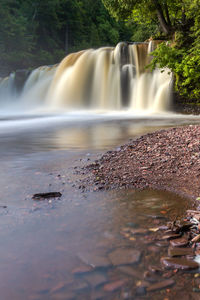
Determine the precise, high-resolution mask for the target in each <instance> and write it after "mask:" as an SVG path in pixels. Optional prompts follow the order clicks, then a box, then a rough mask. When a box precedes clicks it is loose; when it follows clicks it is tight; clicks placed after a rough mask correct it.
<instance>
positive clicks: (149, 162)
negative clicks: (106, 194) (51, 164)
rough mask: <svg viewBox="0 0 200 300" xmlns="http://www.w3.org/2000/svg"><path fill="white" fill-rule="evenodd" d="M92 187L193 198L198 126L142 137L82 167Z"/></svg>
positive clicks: (199, 176) (199, 164)
mask: <svg viewBox="0 0 200 300" xmlns="http://www.w3.org/2000/svg"><path fill="white" fill-rule="evenodd" d="M83 173H85V174H86V175H87V179H86V181H87V182H86V183H87V185H90V186H92V187H93V189H94V190H101V189H113V188H119V189H122V188H133V189H146V188H150V189H162V190H168V191H173V192H175V193H178V194H180V195H183V196H186V197H189V198H191V199H196V198H197V197H198V196H199V195H200V184H199V180H200V126H199V125H189V126H184V127H179V128H171V129H167V130H161V131H158V132H155V133H150V134H147V135H145V136H141V137H140V138H139V139H137V140H133V141H130V142H129V143H128V144H125V145H123V146H121V147H119V148H118V149H116V150H113V151H108V152H107V153H105V154H104V155H103V156H102V157H101V158H100V159H99V160H97V161H95V162H94V163H92V164H90V165H89V166H87V167H86V168H84V170H83Z"/></svg>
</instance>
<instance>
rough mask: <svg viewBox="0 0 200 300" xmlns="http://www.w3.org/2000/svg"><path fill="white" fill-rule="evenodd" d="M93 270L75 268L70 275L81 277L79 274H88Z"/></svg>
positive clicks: (89, 268)
mask: <svg viewBox="0 0 200 300" xmlns="http://www.w3.org/2000/svg"><path fill="white" fill-rule="evenodd" d="M92 270H93V268H92V267H90V266H87V265H86V266H80V267H77V268H74V269H73V270H72V274H74V275H81V274H84V273H88V272H91V271H92Z"/></svg>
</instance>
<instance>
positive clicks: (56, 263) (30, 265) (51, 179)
mask: <svg viewBox="0 0 200 300" xmlns="http://www.w3.org/2000/svg"><path fill="white" fill-rule="evenodd" d="M184 122H185V121H184ZM158 123H159V124H158ZM161 123H162V122H161V121H159V122H157V124H155V121H148V120H146V121H143V126H142V122H140V123H139V125H138V123H137V124H136V125H135V126H134V123H133V121H129V120H125V121H116V122H104V123H102V122H99V123H98V122H93V123H87V124H81V125H79V126H77V125H74V126H71V127H70V126H66V125H62V126H61V125H57V126H54V127H50V126H49V127H48V128H47V127H45V128H42V129H41V128H40V130H38V128H34V127H33V128H31V129H29V130H24V128H23V130H18V131H17V130H16V129H15V130H13V129H12V130H10V131H9V130H8V129H7V130H6V131H4V132H3V131H2V132H1V148H0V153H1V157H0V162H1V164H0V166H1V167H0V168H1V178H0V187H1V188H0V205H2V206H7V207H6V208H4V207H0V215H1V218H0V240H1V245H0V266H1V267H0V290H1V299H2V300H10V299H15V300H18V299H20V300H23V299H24V300H25V299H56V300H57V299H78V300H79V299H80V300H82V299H87V300H88V299H113V300H114V299H115V300H116V299H136V298H137V297H138V296H136V294H135V293H136V287H137V286H139V285H140V282H141V281H143V280H144V272H145V271H146V270H147V269H148V267H149V265H152V264H153V265H154V264H156V265H158V266H160V262H159V260H160V257H161V256H162V255H163V254H166V248H158V249H157V250H155V249H154V250H152V248H151V247H150V246H155V242H154V241H153V240H152V239H154V233H148V234H147V233H146V234H144V235H138V236H136V237H135V239H132V240H130V239H129V237H128V236H127V237H126V236H124V234H122V231H123V228H124V227H127V226H132V227H135V228H144V229H149V228H155V227H157V226H159V225H162V224H165V223H166V222H167V221H168V220H172V219H173V218H174V217H175V216H177V215H178V216H179V217H181V215H182V214H183V213H184V210H185V209H186V207H187V206H188V203H187V200H186V199H183V198H180V197H177V196H176V195H174V194H171V193H165V192H159V191H148V190H147V191H142V192H139V191H132V190H127V191H110V192H98V193H95V192H94V193H89V192H84V193H83V192H82V191H81V190H79V189H78V188H77V186H78V180H79V179H80V178H79V175H76V174H75V173H74V171H75V169H74V167H76V166H80V165H85V164H86V163H89V162H90V161H93V160H94V159H96V158H97V157H99V156H100V155H101V153H102V150H104V149H109V148H111V147H113V146H117V145H119V144H120V143H121V142H123V141H125V140H127V139H128V138H130V137H132V138H134V137H135V136H138V135H140V134H143V133H146V132H149V131H153V130H155V129H156V128H160V127H166V126H170V125H172V124H174V123H176V124H177V121H175V120H172V119H171V120H168V122H165V123H163V124H161ZM144 124H145V125H144ZM177 125H178V124H177ZM116 132H117V134H116ZM92 133H93V134H92ZM75 182H76V185H75V186H74V183H75ZM49 191H59V192H61V193H62V194H63V195H62V197H61V199H57V200H52V201H51V200H50V201H48V200H45V201H41V202H35V201H33V200H32V195H33V194H35V193H38V192H49ZM163 212H164V213H163ZM155 216H156V217H157V219H156V218H155ZM163 216H164V217H165V219H163V218H161V219H159V217H163ZM121 247H131V248H133V249H138V250H139V251H141V260H140V262H139V263H137V264H135V265H133V270H134V272H135V275H134V276H133V275H132V276H129V275H127V274H125V273H124V272H122V271H121V270H119V269H118V268H117V267H112V266H111V267H108V268H100V269H97V271H95V272H94V271H92V272H89V273H87V274H84V275H82V276H75V275H73V270H74V269H75V268H79V267H82V266H83V265H85V264H84V263H83V261H85V260H87V261H88V263H89V264H93V262H94V260H95V258H94V256H96V257H97V256H99V255H100V256H104V258H105V257H108V255H109V253H110V252H112V251H113V250H114V249H117V248H121ZM149 247H150V248H149ZM155 251H158V253H157V252H155ZM185 276H186V277H185ZM192 277H193V275H192V274H186V275H181V276H178V274H177V275H176V276H175V279H176V284H175V286H174V287H173V288H171V289H170V292H166V290H164V292H163V291H161V292H156V293H154V294H147V296H145V299H164V298H166V299H167V298H168V299H174V297H175V296H176V297H179V296H180V295H181V293H182V288H183V284H184V286H185V288H186V295H188V296H189V295H190V293H191V292H192V286H191V284H190V283H191V278H192ZM99 278H101V280H100V279H99ZM102 278H103V279H102ZM98 280H100V282H101V283H102V284H101V283H99V284H97V282H96V281H98ZM118 280H127V282H126V283H125V284H124V285H123V287H121V288H119V289H118V290H117V291H115V292H106V291H105V290H104V289H105V287H104V285H105V283H110V282H114V281H118ZM157 280H158V279H157ZM103 282H105V283H103ZM96 284H97V286H96ZM95 286H96V287H95ZM128 297H129V298H128Z"/></svg>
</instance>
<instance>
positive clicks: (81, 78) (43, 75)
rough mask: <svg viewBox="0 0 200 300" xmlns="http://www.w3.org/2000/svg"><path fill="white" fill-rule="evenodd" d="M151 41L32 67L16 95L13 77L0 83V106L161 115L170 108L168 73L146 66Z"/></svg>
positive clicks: (152, 46) (110, 48) (92, 52)
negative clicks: (36, 67) (33, 68)
mask: <svg viewBox="0 0 200 300" xmlns="http://www.w3.org/2000/svg"><path fill="white" fill-rule="evenodd" d="M155 47H156V42H155V41H151V42H149V43H133V44H128V43H124V42H121V43H119V44H118V45H117V46H116V47H115V48H112V47H104V48H100V49H97V50H94V49H89V50H85V51H80V52H77V53H72V54H70V55H68V56H67V57H65V58H64V59H63V60H62V61H61V63H60V64H58V65H55V66H45V67H40V68H38V69H35V70H34V71H32V72H31V73H30V75H29V76H28V78H27V79H26V80H25V82H24V86H23V88H22V89H21V91H20V93H19V92H18V93H16V91H15V84H14V83H15V77H16V75H13V74H14V73H13V74H11V75H10V77H8V78H5V79H0V103H1V106H2V103H4V106H6V104H9V105H11V104H12V101H13V100H12V99H13V98H15V101H14V102H15V106H16V105H18V106H20V107H21V108H25V109H32V108H41V107H42V108H45V109H46V110H51V111H53V110H62V111H63V110H65V111H73V110H81V109H86V110H95V111H96V110H99V111H120V110H127V111H130V112H133V113H137V112H150V113H154V112H165V111H168V110H169V109H170V104H171V103H170V102H171V99H170V98H171V97H170V94H171V93H170V83H171V75H170V72H169V70H167V69H166V70H164V72H161V70H159V69H156V70H154V71H153V72H150V71H149V70H148V69H146V66H147V65H148V64H149V62H150V60H151V56H150V53H151V51H153V50H154V49H155Z"/></svg>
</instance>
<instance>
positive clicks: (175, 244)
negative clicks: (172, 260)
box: [170, 237, 188, 247]
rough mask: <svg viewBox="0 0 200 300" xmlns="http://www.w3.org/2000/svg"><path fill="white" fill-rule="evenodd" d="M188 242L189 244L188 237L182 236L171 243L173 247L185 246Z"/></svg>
mask: <svg viewBox="0 0 200 300" xmlns="http://www.w3.org/2000/svg"><path fill="white" fill-rule="evenodd" d="M187 244H188V239H187V238H186V237H181V238H178V239H175V240H171V241H170V245H171V246H172V247H184V246H187Z"/></svg>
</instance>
